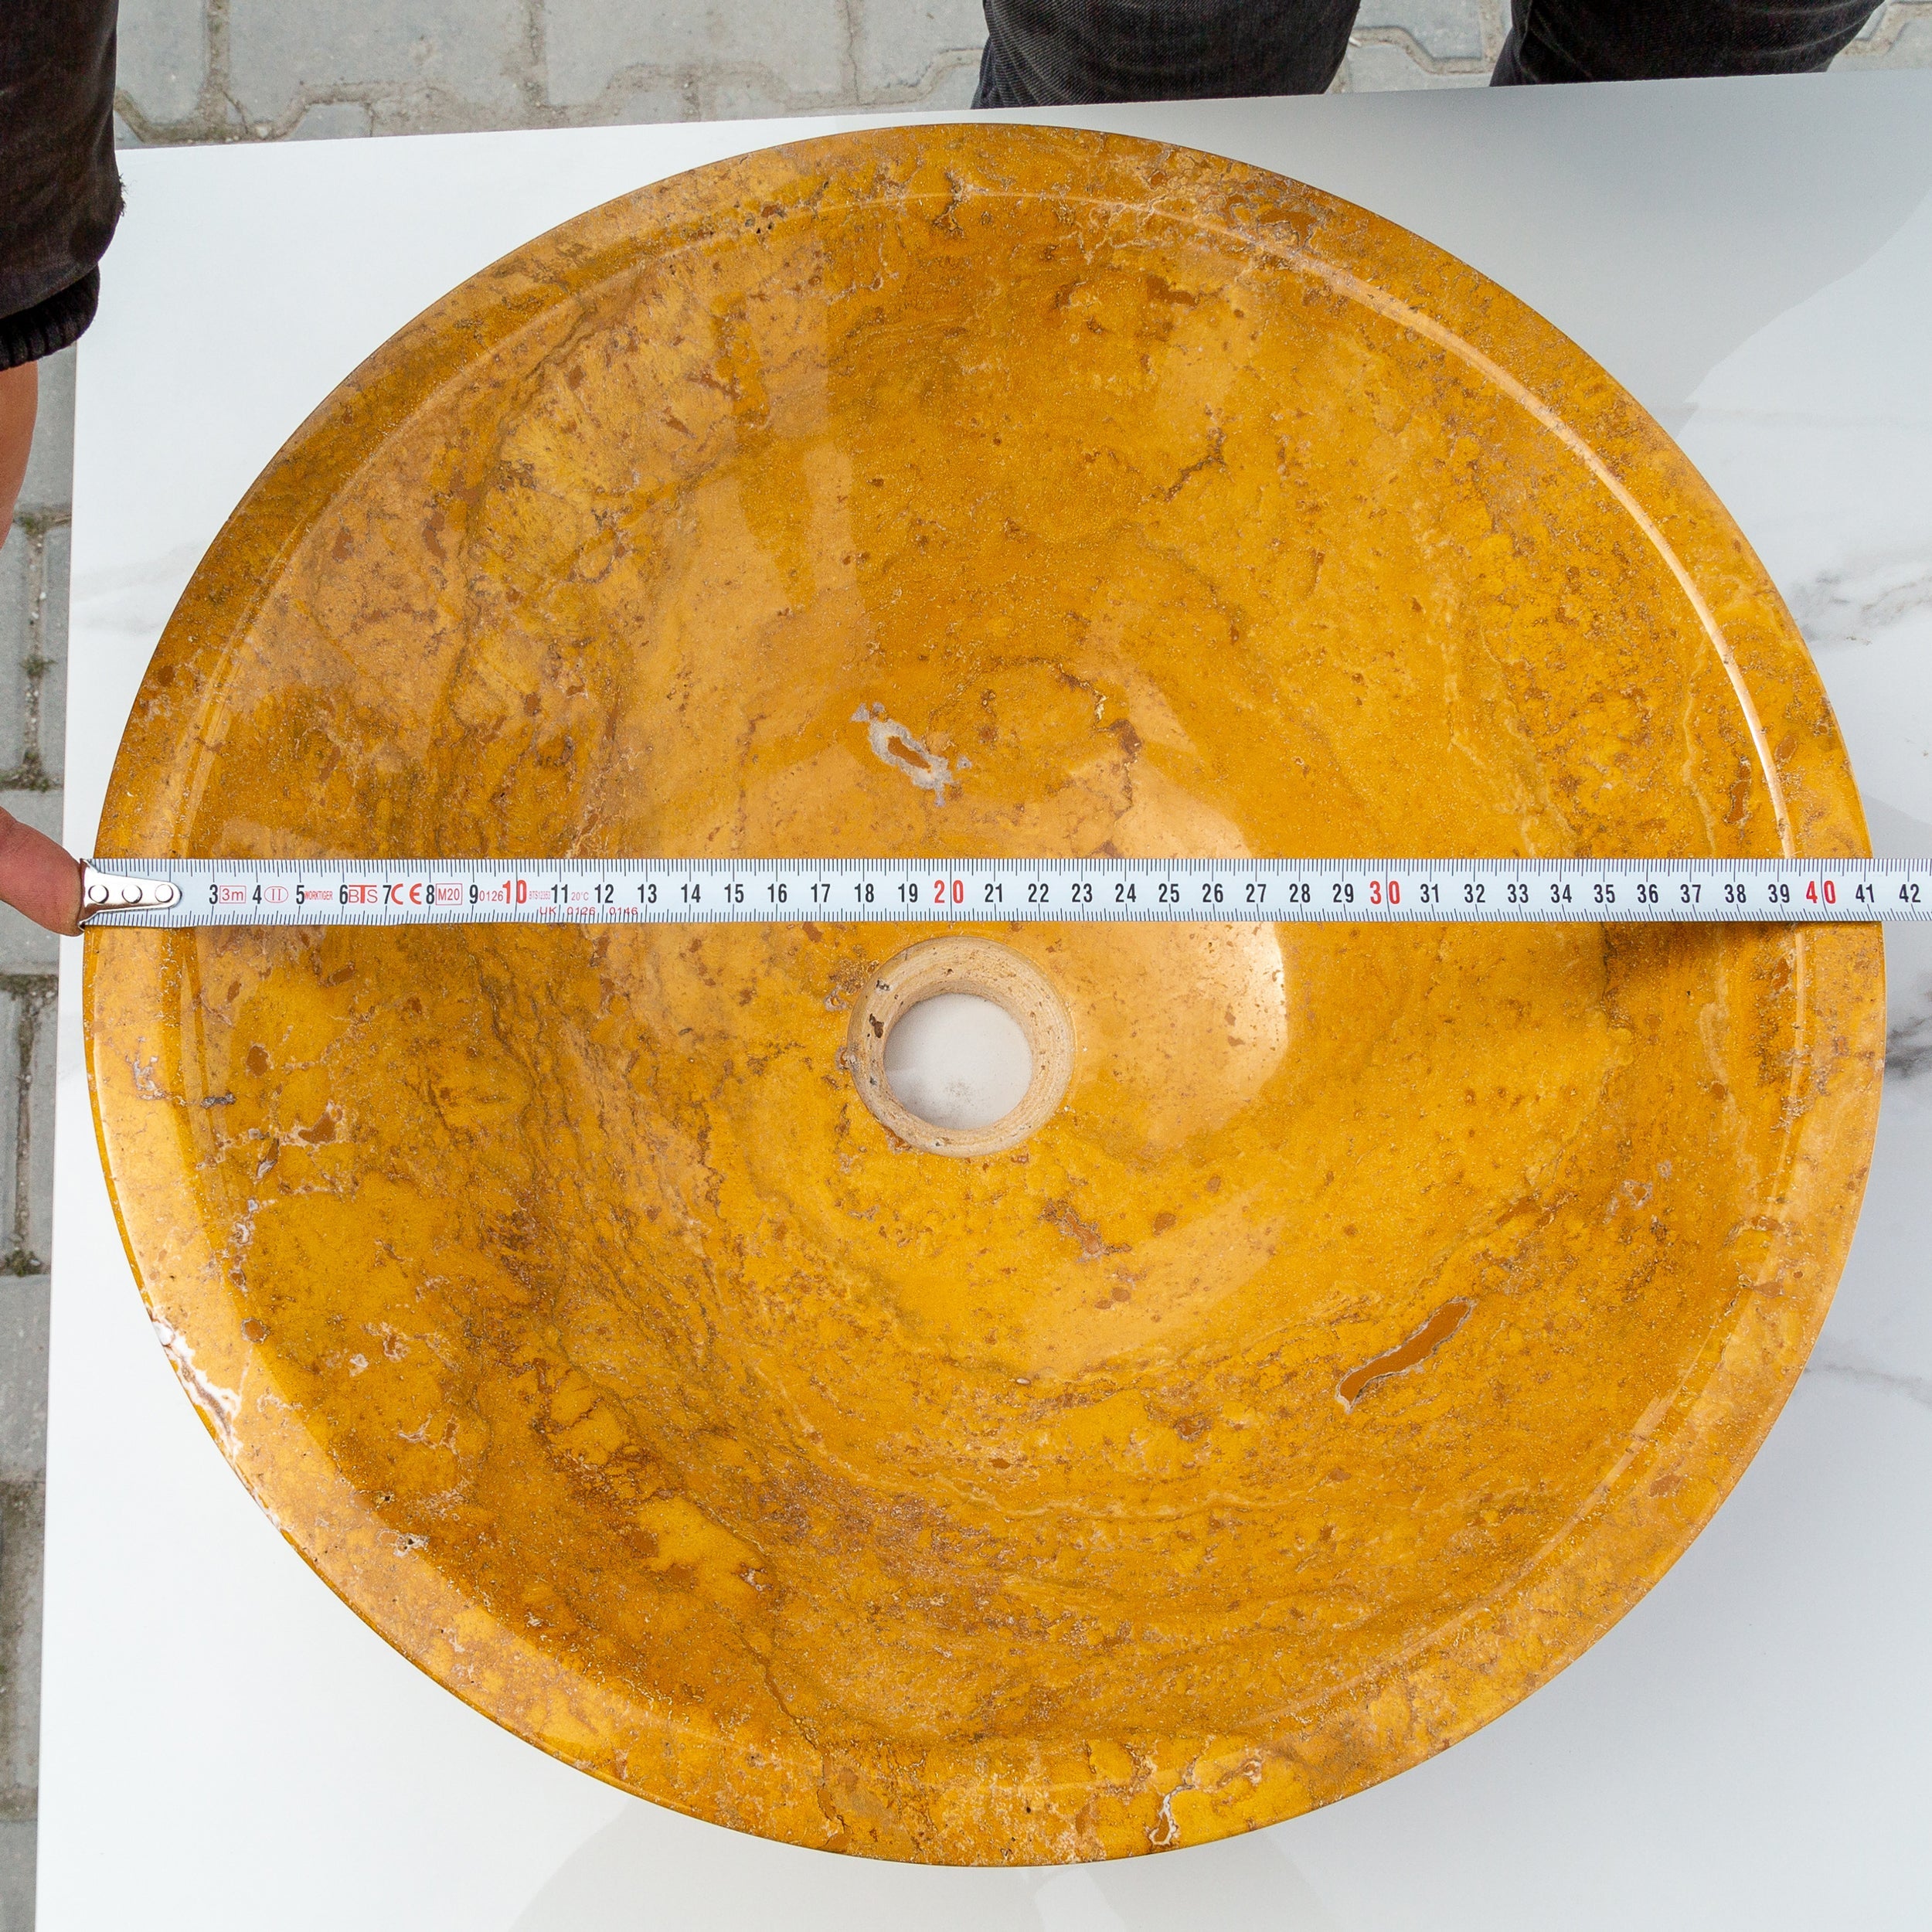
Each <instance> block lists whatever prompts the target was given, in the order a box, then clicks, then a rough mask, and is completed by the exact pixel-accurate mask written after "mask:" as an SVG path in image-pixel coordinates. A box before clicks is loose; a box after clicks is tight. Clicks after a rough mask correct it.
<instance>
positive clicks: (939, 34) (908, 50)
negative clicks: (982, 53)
mask: <svg viewBox="0 0 1932 1932" xmlns="http://www.w3.org/2000/svg"><path fill="white" fill-rule="evenodd" d="M855 11H856V13H857V27H856V31H855V32H854V33H853V35H852V61H853V65H854V66H855V69H856V70H857V73H856V77H857V80H858V83H859V98H860V99H861V100H866V101H873V100H881V99H883V98H886V97H893V98H896V97H899V96H900V95H906V96H912V95H923V94H925V93H927V90H930V88H931V87H933V86H934V84H935V83H937V82H940V81H941V80H944V79H946V78H948V77H950V72H951V70H952V69H954V68H955V67H957V66H959V65H960V64H961V63H960V56H962V55H964V56H969V57H970V59H971V62H972V65H973V67H974V70H975V72H976V71H977V70H978V61H979V50H980V49H981V46H984V45H985V40H986V15H985V12H984V10H983V9H981V5H980V0H859V4H858V6H857V8H856V9H855ZM970 99H971V95H970V94H968V100H970Z"/></svg>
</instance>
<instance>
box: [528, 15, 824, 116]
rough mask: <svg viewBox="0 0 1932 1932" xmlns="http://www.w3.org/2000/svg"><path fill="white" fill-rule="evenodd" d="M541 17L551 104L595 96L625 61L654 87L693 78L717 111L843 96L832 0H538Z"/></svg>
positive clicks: (584, 102) (578, 103)
mask: <svg viewBox="0 0 1932 1932" xmlns="http://www.w3.org/2000/svg"><path fill="white" fill-rule="evenodd" d="M543 22H544V26H543V63H544V73H545V81H546V98H547V99H548V100H549V101H550V103H551V104H553V106H555V107H564V108H571V107H589V106H590V105H591V104H593V103H595V102H597V101H598V100H599V97H600V96H602V95H603V94H604V91H605V90H606V89H607V88H611V87H613V84H614V83H620V82H621V77H623V75H624V70H626V69H628V68H641V69H645V70H648V71H649V72H650V73H651V75H652V76H654V77H655V81H654V85H655V86H657V87H660V88H662V87H663V86H664V85H665V83H667V82H668V83H671V85H672V86H674V87H675V85H677V84H678V83H679V82H681V81H682V80H686V79H696V80H697V81H698V83H699V86H700V87H703V88H706V90H707V91H708V93H709V95H710V98H711V100H715V101H716V102H717V103H718V105H717V106H716V107H715V108H713V107H710V103H709V101H707V108H708V110H709V111H713V112H716V113H719V114H730V113H733V112H745V113H758V114H764V113H770V112H772V111H775V109H776V108H777V107H782V106H784V105H787V104H789V105H792V106H798V107H804V106H808V105H812V104H820V103H822V104H825V105H828V106H830V105H833V104H837V103H838V102H840V101H844V100H850V99H851V97H852V96H851V72H850V67H849V59H850V48H849V35H848V32H847V28H846V19H845V8H844V6H843V5H842V3H841V0H778V4H777V5H764V6H752V5H731V4H726V0H697V4H685V5H662V4H657V5H652V4H649V3H648V0H645V3H644V4H640V0H546V5H544V9H543ZM707 83H708V86H707ZM619 91H620V93H621V91H622V90H621V87H620V89H619ZM740 102H751V103H755V104H754V105H750V106H746V107H740V106H738V105H736V104H738V103H740ZM597 118H600V119H601V118H603V116H602V115H599V116H597Z"/></svg>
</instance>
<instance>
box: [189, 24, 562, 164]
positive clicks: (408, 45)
mask: <svg viewBox="0 0 1932 1932" xmlns="http://www.w3.org/2000/svg"><path fill="white" fill-rule="evenodd" d="M528 59H529V37H528V33H527V31H526V22H525V17H524V12H523V9H522V6H521V5H519V4H518V0H379V3H376V4H372V3H371V0H362V3H361V4H356V3H355V0H338V4H337V5H334V6H315V5H290V4H289V0H230V7H229V20H228V60H229V87H230V91H231V92H232V93H233V96H234V98H235V100H236V102H237V103H238V104H239V105H240V108H241V111H242V113H243V114H244V115H245V116H246V117H247V121H248V123H249V124H250V127H251V128H253V129H254V131H256V132H257V133H263V132H268V131H274V132H281V133H286V132H287V131H288V130H289V129H291V128H293V127H294V126H296V125H297V124H298V123H299V121H300V120H301V112H302V109H303V107H304V104H307V103H308V102H311V101H315V100H328V99H332V98H339V97H344V96H346V95H348V94H352V93H353V94H358V95H359V96H361V97H363V98H364V99H366V100H369V103H370V105H371V107H372V114H373V117H374V121H375V124H376V126H377V127H378V128H383V129H384V130H385V131H388V130H389V129H392V128H396V129H400V128H405V127H406V128H415V129H421V130H424V131H427V130H430V129H434V128H456V127H480V126H504V125H509V124H514V123H515V122H516V121H519V120H521V119H522V118H523V114H522V108H523V106H524V103H525V96H524V93H523V89H522V74H523V73H524V71H525V70H526V66H527V63H528Z"/></svg>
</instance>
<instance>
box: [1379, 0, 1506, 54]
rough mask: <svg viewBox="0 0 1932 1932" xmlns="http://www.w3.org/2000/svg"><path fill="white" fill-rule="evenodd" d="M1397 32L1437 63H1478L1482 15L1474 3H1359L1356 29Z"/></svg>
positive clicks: (1394, 0)
mask: <svg viewBox="0 0 1932 1932" xmlns="http://www.w3.org/2000/svg"><path fill="white" fill-rule="evenodd" d="M1375 27H1382V28H1387V29H1400V30H1402V31H1403V32H1406V33H1407V34H1408V35H1409V36H1410V38H1411V39H1413V40H1415V41H1416V42H1417V43H1418V44H1419V45H1420V46H1421V48H1422V49H1423V52H1424V53H1427V54H1429V55H1430V56H1432V57H1433V58H1434V59H1435V60H1481V58H1482V56H1483V45H1482V38H1483V36H1482V28H1483V22H1482V12H1481V8H1480V7H1478V5H1477V0H1362V11H1361V12H1359V13H1358V14H1357V15H1355V32H1356V33H1357V34H1361V33H1362V32H1364V31H1365V30H1366V29H1370V28H1375Z"/></svg>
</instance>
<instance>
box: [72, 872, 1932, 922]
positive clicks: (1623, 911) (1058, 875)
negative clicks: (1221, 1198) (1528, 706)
mask: <svg viewBox="0 0 1932 1932" xmlns="http://www.w3.org/2000/svg"><path fill="white" fill-rule="evenodd" d="M83 890H84V893H85V903H86V906H87V910H86V913H85V914H84V917H86V919H87V923H89V924H90V926H104V925H117V926H161V927H194V926H437V925H467V924H472V923H476V924H488V925H573V924H586V925H589V924H613V925H647V926H673V925H740V924H759V923H806V922H817V923H823V924H832V925H845V924H853V923H879V924H893V925H903V924H947V925H954V924H960V923H975V922H976V923H1002V924H1004V923H1009V922H1012V921H1015V920H1020V921H1038V920H1073V921H1078V922H1082V923H1089V922H1090V923H1101V924H1109V923H1111V924H1124V923H1162V922H1189V923H1199V922H1202V921H1213V922H1227V921H1234V922H1239V923H1250V924H1291V923H1306V924H1352V925H1376V924H1381V925H1399V924H1423V923H1455V924H1552V923H1591V924H1606V923H1618V924H1624V923H1658V924H1675V925H1692V924H1706V923H1753V924H1761V923H1767V922H1777V923H1787V922H1788V923H1806V924H1821V925H1828V924H1835V923H1836V924H1863V923H1870V922H1873V921H1879V922H1885V923H1895V922H1900V921H1911V920H1926V919H1932V859H94V860H93V861H91V862H90V863H89V865H88V866H87V871H86V876H85V884H84V887H83Z"/></svg>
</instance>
